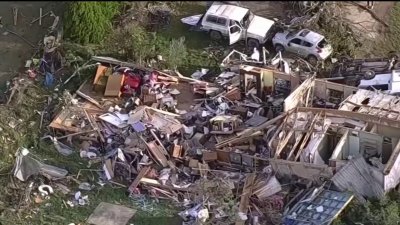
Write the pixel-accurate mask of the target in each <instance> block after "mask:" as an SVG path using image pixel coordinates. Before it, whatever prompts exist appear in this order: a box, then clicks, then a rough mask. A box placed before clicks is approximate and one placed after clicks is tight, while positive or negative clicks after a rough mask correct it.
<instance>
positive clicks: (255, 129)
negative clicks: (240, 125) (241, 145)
mask: <svg viewBox="0 0 400 225" xmlns="http://www.w3.org/2000/svg"><path fill="white" fill-rule="evenodd" d="M286 115H287V113H283V114H281V115H279V116H277V117H275V118H273V119H271V120H268V121H267V122H265V123H263V124H261V125H260V126H258V127H252V128H248V129H246V130H244V131H242V132H239V133H237V137H234V138H230V139H228V140H225V141H223V142H221V143H218V144H217V145H215V148H222V147H224V146H226V145H228V144H231V143H234V142H237V141H239V140H243V139H246V138H248V137H251V136H254V135H255V134H258V131H261V130H263V129H266V128H267V127H269V126H271V125H273V124H275V123H277V122H279V121H280V120H281V119H283V118H284V117H285V116H286Z"/></svg>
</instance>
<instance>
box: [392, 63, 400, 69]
mask: <svg viewBox="0 0 400 225" xmlns="http://www.w3.org/2000/svg"><path fill="white" fill-rule="evenodd" d="M393 69H394V70H398V69H400V62H396V63H395V64H394V65H393Z"/></svg>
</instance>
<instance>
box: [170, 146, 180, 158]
mask: <svg viewBox="0 0 400 225" xmlns="http://www.w3.org/2000/svg"><path fill="white" fill-rule="evenodd" d="M181 156H182V146H181V145H174V149H173V150H172V157H174V158H179V157H181Z"/></svg>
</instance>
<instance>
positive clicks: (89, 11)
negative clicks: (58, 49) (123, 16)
mask: <svg viewBox="0 0 400 225" xmlns="http://www.w3.org/2000/svg"><path fill="white" fill-rule="evenodd" d="M120 8H121V3H120V2H85V1H83V2H72V3H70V4H69V6H68V9H67V11H66V14H65V27H64V28H65V31H66V32H65V33H66V34H67V36H68V37H69V38H70V39H71V40H73V41H76V42H78V43H81V44H88V43H92V44H98V43H101V42H102V40H103V39H104V37H105V36H106V35H107V33H108V32H110V31H111V28H112V19H113V18H114V17H115V16H116V15H117V13H118V11H119V10H120Z"/></svg>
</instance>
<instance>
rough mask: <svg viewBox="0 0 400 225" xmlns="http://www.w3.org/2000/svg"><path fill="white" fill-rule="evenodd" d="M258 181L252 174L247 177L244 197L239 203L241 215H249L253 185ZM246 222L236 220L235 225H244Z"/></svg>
mask: <svg viewBox="0 0 400 225" xmlns="http://www.w3.org/2000/svg"><path fill="white" fill-rule="evenodd" d="M255 179H256V174H255V173H251V174H248V175H247V176H246V181H245V183H244V187H243V192H242V195H241V196H242V197H241V198H240V203H239V213H243V214H247V211H248V208H249V204H250V196H251V195H252V193H253V184H254V181H255ZM244 223H245V221H243V220H241V219H240V218H237V219H236V223H235V225H243V224H244Z"/></svg>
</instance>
